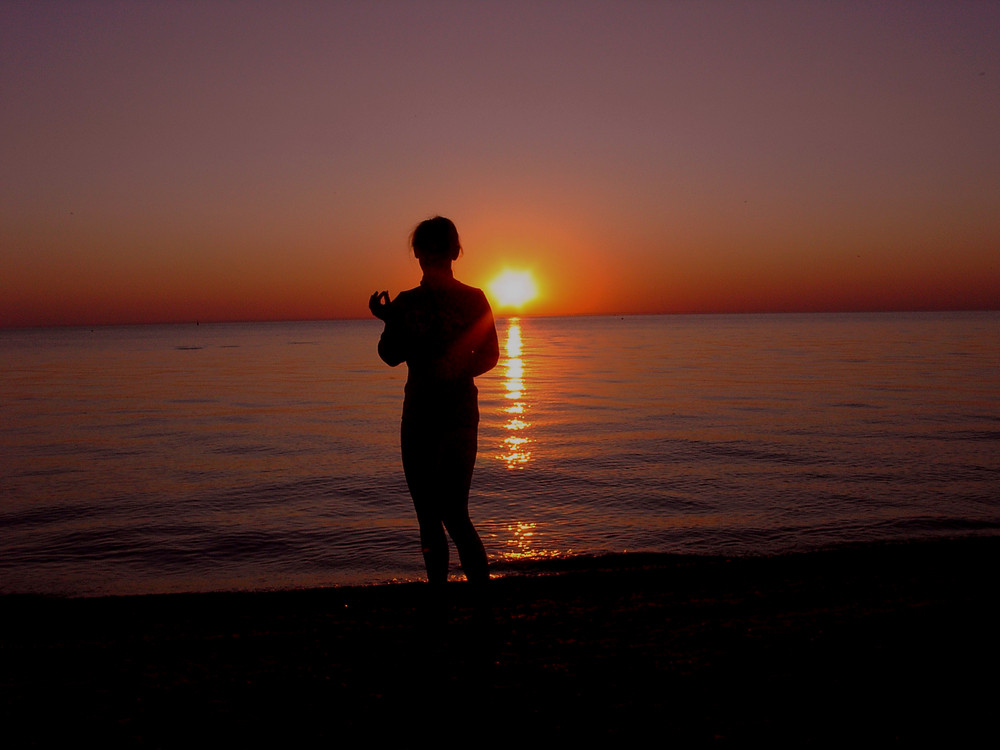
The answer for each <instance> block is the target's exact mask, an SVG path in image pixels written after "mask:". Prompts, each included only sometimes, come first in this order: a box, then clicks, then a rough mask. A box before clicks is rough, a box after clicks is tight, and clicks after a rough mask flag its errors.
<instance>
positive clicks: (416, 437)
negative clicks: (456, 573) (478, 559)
mask: <svg viewBox="0 0 1000 750" xmlns="http://www.w3.org/2000/svg"><path fill="white" fill-rule="evenodd" d="M432 438H433V436H432V435H430V434H429V433H428V431H427V430H426V429H421V428H419V427H415V426H413V425H406V424H404V425H403V428H402V430H401V440H400V444H401V446H402V454H403V473H404V474H405V476H406V485H407V487H409V489H410V497H412V498H413V507H414V509H415V510H416V512H417V522H418V523H419V524H420V550H421V552H422V554H423V557H424V567H425V568H426V570H427V580H428V581H430V582H431V583H444V582H445V581H447V580H448V538H447V537H446V536H445V533H444V527H443V526H442V524H441V513H440V499H439V495H440V494H441V492H440V488H439V487H438V485H439V483H440V479H439V476H440V474H441V468H442V467H441V465H440V459H439V454H440V450H439V449H438V447H437V446H436V444H435V441H434V440H433V439H432Z"/></svg>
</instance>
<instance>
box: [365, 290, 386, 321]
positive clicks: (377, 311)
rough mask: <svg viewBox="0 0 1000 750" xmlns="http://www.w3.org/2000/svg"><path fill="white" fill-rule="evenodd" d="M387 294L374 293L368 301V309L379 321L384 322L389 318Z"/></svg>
mask: <svg viewBox="0 0 1000 750" xmlns="http://www.w3.org/2000/svg"><path fill="white" fill-rule="evenodd" d="M390 304H392V303H391V301H390V300H389V292H374V293H373V294H372V296H371V299H369V300H368V309H369V310H371V311H372V315H374V316H375V317H376V318H378V319H379V320H386V319H387V318H388V317H389V305H390Z"/></svg>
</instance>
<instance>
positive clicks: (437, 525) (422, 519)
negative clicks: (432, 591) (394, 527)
mask: <svg viewBox="0 0 1000 750" xmlns="http://www.w3.org/2000/svg"><path fill="white" fill-rule="evenodd" d="M417 521H418V522H419V523H420V551H421V552H422V553H423V555H424V567H425V568H426V569H427V580H428V581H430V582H431V583H445V582H446V581H447V580H448V538H447V537H446V536H445V535H444V528H443V527H442V526H441V521H440V519H438V518H437V517H436V516H431V517H426V516H424V515H423V514H421V513H420V512H419V511H418V512H417Z"/></svg>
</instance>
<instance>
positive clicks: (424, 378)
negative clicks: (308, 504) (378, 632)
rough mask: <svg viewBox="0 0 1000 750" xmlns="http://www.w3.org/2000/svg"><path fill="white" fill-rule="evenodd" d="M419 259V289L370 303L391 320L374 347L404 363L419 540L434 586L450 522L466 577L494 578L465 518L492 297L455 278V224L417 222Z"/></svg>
mask: <svg viewBox="0 0 1000 750" xmlns="http://www.w3.org/2000/svg"><path fill="white" fill-rule="evenodd" d="M410 245H411V246H412V248H413V254H414V255H415V256H416V258H417V260H418V261H419V262H420V268H421V270H422V271H423V278H422V279H421V281H420V286H418V287H416V288H415V289H410V290H409V291H405V292H400V293H399V295H398V296H397V297H396V299H395V300H392V301H390V299H389V293H388V292H375V293H374V294H373V295H372V296H371V299H370V300H369V302H368V307H369V309H370V310H371V311H372V314H373V315H375V317H377V318H380V319H382V320H383V321H385V329H384V330H383V332H382V338H381V339H379V343H378V353H379V356H380V357H381V358H382V359H383V360H384V361H385V362H386V364H388V365H391V366H392V367H395V366H396V365H398V364H399V363H400V362H406V364H407V368H408V374H407V378H406V388H405V396H404V399H403V419H402V426H401V430H400V433H401V443H402V453H403V472H404V473H405V475H406V484H407V486H409V488H410V495H411V496H412V497H413V506H414V508H415V509H416V511H417V520H418V522H419V523H420V543H421V547H422V549H423V554H424V565H425V566H426V567H427V578H428V580H430V582H431V583H444V582H445V581H446V580H447V577H448V540H447V538H446V537H445V532H444V530H445V529H447V530H448V533H449V534H450V535H451V538H452V540H453V541H454V542H455V546H456V547H457V548H458V555H459V559H460V560H461V562H462V570H464V571H465V576H466V578H467V579H468V580H469V581H471V582H473V583H485V582H486V581H487V580H489V568H488V565H487V562H486V551H485V550H484V549H483V543H482V541H481V540H480V538H479V534H478V533H476V529H475V527H474V526H473V525H472V521H471V520H470V519H469V488H470V486H471V484H472V470H473V467H474V466H475V463H476V448H477V438H478V429H479V403H478V391H477V390H476V385H475V383H474V381H473V378H475V377H476V376H477V375H482V374H483V373H484V372H487V371H488V370H491V369H492V368H493V367H494V366H495V365H496V363H497V360H498V359H499V357H500V348H499V344H498V342H497V332H496V326H495V325H494V323H493V312H492V311H491V310H490V305H489V302H487V301H486V295H484V294H483V293H482V291H480V290H479V289H475V288H474V287H470V286H466V285H465V284H462V283H460V282H459V281H456V280H455V278H454V276H453V275H452V271H451V264H452V261H454V260H456V259H457V258H458V256H459V254H460V253H461V251H462V246H461V244H460V243H459V239H458V230H457V229H456V228H455V225H454V224H453V223H452V222H451V221H450V220H449V219H445V218H443V217H441V216H436V217H434V218H433V219H428V220H427V221H424V222H421V223H420V224H419V225H418V226H417V228H416V229H415V230H413V234H412V235H411V237H410Z"/></svg>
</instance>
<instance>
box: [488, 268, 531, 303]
mask: <svg viewBox="0 0 1000 750" xmlns="http://www.w3.org/2000/svg"><path fill="white" fill-rule="evenodd" d="M489 290H490V294H492V295H493V299H494V300H496V303H497V305H498V306H500V307H513V308H518V309H520V308H521V307H523V306H524V305H525V304H526V303H528V302H531V300H533V299H534V298H535V297H537V296H538V285H537V284H536V283H535V277H534V276H532V275H531V271H513V270H510V269H507V270H506V271H504V272H503V273H501V274H500V275H499V276H497V277H496V278H495V279H493V281H491V282H490V284H489Z"/></svg>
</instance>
